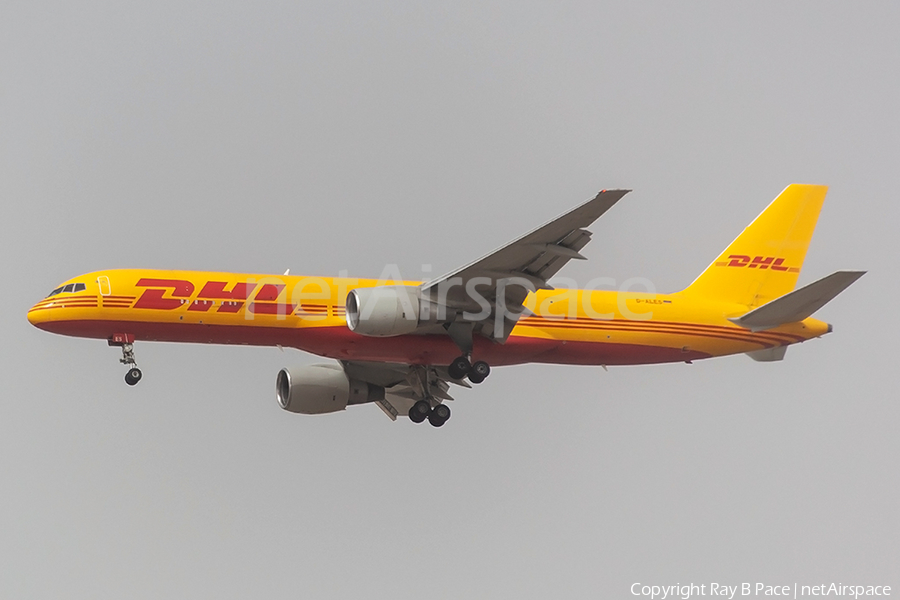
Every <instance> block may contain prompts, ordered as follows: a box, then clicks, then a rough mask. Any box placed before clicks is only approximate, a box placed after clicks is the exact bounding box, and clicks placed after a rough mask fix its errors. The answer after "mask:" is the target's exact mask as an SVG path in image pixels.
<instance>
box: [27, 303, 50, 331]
mask: <svg viewBox="0 0 900 600" xmlns="http://www.w3.org/2000/svg"><path fill="white" fill-rule="evenodd" d="M43 304H44V303H43V302H38V303H37V304H35V305H34V306H32V307H31V308H30V309H28V322H29V323H31V324H32V325H34V326H35V327H38V328H42V327H41V325H42V324H43V323H46V322H47V313H48V312H50V311H48V310H42V308H43Z"/></svg>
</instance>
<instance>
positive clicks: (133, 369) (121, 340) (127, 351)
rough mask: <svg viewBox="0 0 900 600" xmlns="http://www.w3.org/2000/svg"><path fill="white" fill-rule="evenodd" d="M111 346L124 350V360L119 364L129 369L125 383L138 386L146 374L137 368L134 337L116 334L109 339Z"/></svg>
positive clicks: (126, 334)
mask: <svg viewBox="0 0 900 600" xmlns="http://www.w3.org/2000/svg"><path fill="white" fill-rule="evenodd" d="M109 345H110V346H118V347H119V348H122V358H120V359H119V362H120V363H122V364H123V365H126V366H127V367H128V372H127V373H125V383H127V384H128V385H137V382H138V381H140V380H141V377H143V376H144V374H143V373H141V370H140V369H138V368H137V362H136V361H135V359H134V336H133V335H131V334H129V333H116V334H114V335H113V336H112V337H110V338H109Z"/></svg>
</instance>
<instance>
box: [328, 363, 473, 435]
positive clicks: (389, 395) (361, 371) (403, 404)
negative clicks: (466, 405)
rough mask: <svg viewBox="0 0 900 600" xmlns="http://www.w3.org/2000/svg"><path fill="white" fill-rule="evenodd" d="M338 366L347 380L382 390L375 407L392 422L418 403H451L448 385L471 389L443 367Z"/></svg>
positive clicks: (358, 364)
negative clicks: (433, 401) (421, 401)
mask: <svg viewBox="0 0 900 600" xmlns="http://www.w3.org/2000/svg"><path fill="white" fill-rule="evenodd" d="M341 365H342V366H343V367H344V372H345V373H347V376H348V377H351V378H353V379H356V380H358V381H364V382H366V383H371V384H373V385H377V386H381V387H383V388H384V391H385V393H384V398H383V399H381V400H377V401H376V402H375V403H376V404H377V405H378V407H379V408H381V410H383V411H384V413H385V414H386V415H387V416H388V417H390V419H391V420H393V421H395V420H397V417H398V416H399V415H406V414H407V413H409V409H410V407H412V405H413V404H415V402H416V401H417V400H422V399H423V398H434V399H439V400H440V401H445V400H453V397H452V396H450V394H449V393H448V390H449V389H450V385H449V384H451V383H453V384H456V385H459V386H462V387H472V386H471V385H469V383H468V382H467V381H466V380H464V379H453V378H452V377H450V375H449V374H448V372H447V368H446V367H439V366H424V365H409V364H404V363H382V362H371V361H350V360H344V361H341Z"/></svg>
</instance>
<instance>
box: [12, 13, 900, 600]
mask: <svg viewBox="0 0 900 600" xmlns="http://www.w3.org/2000/svg"><path fill="white" fill-rule="evenodd" d="M898 30H900V8H898V5H897V4H896V3H892V2H882V3H874V2H873V3H866V2H862V3H849V2H846V3H843V2H840V3H839V2H830V3H826V2H816V3H791V4H790V5H787V6H786V5H785V3H781V2H754V3H744V5H743V6H739V5H738V4H737V3H721V2H706V3H702V2H692V3H662V2H659V3H655V2H640V3H638V2H620V3H599V2H559V3H531V2H453V3H441V4H437V3H423V2H415V3H399V2H398V3H384V2H365V3H363V2H359V3H344V2H303V3H290V2H265V1H257V2H245V3H233V2H205V3H185V2H169V1H155V2H128V3H121V2H118V3H115V2H109V3H98V2H90V1H88V2H76V3H73V2H60V3H51V2H27V3H20V2H8V3H5V4H3V6H2V8H0V199H2V207H3V212H2V218H0V244H2V251H3V253H2V261H3V262H2V266H3V270H4V272H5V273H6V278H7V279H6V281H7V283H8V285H7V296H6V297H7V300H6V301H5V302H4V307H5V308H4V310H3V311H2V314H0V333H2V345H0V352H2V356H0V376H2V382H3V384H2V390H3V393H2V403H0V486H2V487H0V596H2V597H3V598H54V597H55V598H91V599H94V598H117V597H118V598H154V599H156V598H166V597H168V598H178V597H184V598H187V597H191V598H203V597H205V598H251V597H258V598H340V599H346V598H391V599H398V598H536V599H537V598H540V599H544V598H562V597H564V598H628V597H633V596H631V595H630V594H629V588H630V586H631V585H632V584H633V583H635V582H641V583H647V584H674V583H677V582H680V583H688V582H694V583H705V584H708V583H710V582H714V581H715V582H720V583H726V584H729V585H735V584H740V583H741V582H745V581H746V582H757V581H759V582H766V583H771V584H788V585H792V584H793V583H794V582H797V583H800V584H818V583H823V582H824V583H829V582H832V581H834V582H842V583H845V584H848V583H853V584H867V585H885V584H886V585H892V586H894V590H895V593H900V543H898V535H900V516H898V510H897V505H898V494H900V481H898V479H900V475H898V469H897V458H898V456H900V437H898V433H897V432H898V419H900V405H898V393H897V379H896V378H897V340H898V339H900V338H898V335H900V326H898V319H897V316H896V314H895V304H896V299H897V297H898V293H900V289H898V287H900V286H898V266H900V259H898V256H900V241H898V236H897V228H898V225H900V218H898V217H900V209H898V201H897V190H898V172H900V167H898V162H900V161H898V159H900V118H898V107H900V77H898V68H900V66H898V58H900V41H898V35H897V31H898ZM792 182H801V183H821V184H826V185H829V186H830V192H829V194H828V197H827V199H826V202H825V206H824V209H823V211H822V214H821V218H820V221H819V226H818V229H817V232H816V235H815V237H814V238H813V242H812V245H811V247H810V252H809V255H808V257H807V260H806V264H805V267H804V270H803V272H802V274H801V278H800V283H801V284H805V283H809V282H811V281H814V280H816V279H818V278H820V277H823V276H825V275H827V274H829V273H831V272H832V271H835V270H838V269H867V270H869V274H868V275H866V276H865V277H864V278H863V279H861V280H860V281H859V282H858V283H856V284H855V285H854V286H852V287H851V288H850V289H849V290H848V291H847V292H845V293H844V294H842V295H841V296H840V297H838V298H837V299H836V300H834V301H833V302H832V303H831V304H829V305H828V306H826V307H825V308H824V309H823V310H822V311H821V312H820V313H818V314H817V315H816V316H817V317H819V318H822V319H824V320H827V321H828V322H830V323H833V324H834V327H835V332H834V333H833V334H831V335H828V336H826V337H825V338H823V339H821V340H815V341H810V342H808V343H805V344H803V345H802V346H796V347H792V348H790V349H789V351H788V353H787V357H786V360H785V361H783V362H781V363H775V364H763V363H756V362H753V361H751V360H750V359H749V358H747V357H745V356H735V357H727V358H720V359H714V360H710V361H700V362H697V363H695V364H693V365H685V364H677V365H665V366H649V367H622V368H611V369H610V371H609V372H604V371H603V370H602V369H600V368H588V367H567V366H546V365H538V366H517V367H505V368H499V369H495V371H494V373H493V374H492V375H491V377H490V379H489V380H488V381H487V382H485V383H484V384H482V385H481V386H479V387H478V388H477V389H473V390H471V391H466V390H464V391H461V392H459V393H458V394H457V400H456V401H455V402H454V403H453V404H452V409H453V418H452V419H451V420H450V422H449V423H448V424H447V425H446V426H444V427H443V428H441V429H440V430H436V429H434V428H432V427H429V426H427V424H426V425H419V426H417V425H413V424H411V423H410V422H409V421H408V420H405V419H403V420H399V421H398V422H396V423H393V422H391V421H390V420H388V419H387V418H385V416H384V414H383V413H382V412H381V411H380V410H379V409H378V408H377V407H375V406H374V405H370V406H362V407H352V408H351V409H350V410H348V411H346V412H345V413H341V414H334V415H328V416H322V417H309V416H302V415H294V414H290V413H287V412H285V411H282V410H280V409H279V408H278V406H277V404H276V402H275V398H274V384H275V376H276V373H277V372H278V370H279V369H280V368H281V367H283V366H287V365H291V364H307V363H312V362H321V359H316V357H313V356H310V355H306V354H303V353H301V352H299V351H296V350H286V351H285V352H283V353H282V352H280V351H279V350H278V349H274V348H248V347H218V346H203V345H174V344H153V343H143V344H138V345H137V347H136V351H137V358H138V362H139V364H140V366H141V368H142V369H143V371H144V379H143V381H142V382H141V384H140V385H138V386H137V387H135V388H129V387H128V386H126V385H125V383H124V382H123V380H122V377H123V375H124V370H123V368H122V366H121V365H119V364H118V362H117V361H118V358H119V354H118V351H117V350H116V349H112V348H108V347H107V346H106V344H105V343H104V342H102V341H96V340H79V339H74V338H65V337H59V336H53V335H50V334H47V333H44V332H42V331H39V330H37V329H35V328H33V327H31V326H30V325H29V324H28V322H27V321H26V318H25V313H26V311H27V309H28V307H29V306H31V305H32V304H33V303H34V302H35V301H37V300H39V299H40V298H42V297H43V296H45V295H46V294H47V293H48V292H49V291H50V290H51V289H53V288H54V287H55V286H56V285H57V284H58V283H59V282H61V281H63V280H65V279H68V278H70V277H73V276H75V275H78V274H80V273H84V272H88V271H93V270H97V269H103V268H114V267H147V268H183V269H209V270H228V271H242V272H257V273H282V272H283V271H284V270H285V269H287V268H290V269H291V271H292V273H295V274H310V275H331V274H337V273H338V272H340V271H341V270H346V271H347V272H348V273H349V274H350V275H351V276H359V277H364V276H377V275H378V274H380V273H381V272H382V269H383V268H384V265H385V264H386V263H396V264H398V265H399V266H400V268H401V269H402V272H403V275H404V276H406V277H409V278H418V277H422V276H423V275H422V273H421V270H422V265H423V264H427V265H431V268H432V273H431V274H432V275H434V274H437V273H441V272H445V271H447V270H450V269H452V268H454V267H457V266H460V265H462V264H464V263H466V262H468V261H470V260H472V259H474V258H477V257H478V256H481V255H482V254H484V253H486V252H488V251H490V250H492V249H493V248H495V247H497V246H499V245H501V244H503V243H505V242H506V241H508V240H510V239H512V238H514V237H516V236H518V235H520V234H522V233H524V232H525V231H527V230H529V229H531V228H533V227H535V226H537V225H539V224H541V223H543V222H544V221H546V220H548V219H550V218H552V217H553V216H555V215H557V214H559V213H561V212H563V211H565V210H567V209H569V208H571V207H573V206H575V205H576V204H578V203H580V202H582V201H584V200H587V199H588V198H591V197H593V195H594V194H596V192H597V191H598V190H599V189H602V188H616V187H627V188H631V189H634V192H633V193H632V194H629V195H628V196H626V197H625V199H624V200H622V201H621V202H620V203H619V204H618V205H616V206H615V207H614V208H613V209H612V210H611V211H610V212H609V213H607V215H605V216H604V217H603V218H602V219H601V220H600V221H598V222H597V223H596V224H595V225H594V226H593V228H592V230H593V232H594V238H593V239H594V241H593V242H592V243H591V244H590V245H589V246H588V247H587V248H586V249H585V251H584V253H585V254H586V255H587V256H588V258H589V260H588V261H582V262H579V263H578V264H571V265H569V266H568V267H566V269H565V270H563V271H562V273H561V275H565V276H567V277H574V278H575V279H576V280H578V281H580V282H582V283H586V282H587V281H589V280H590V279H592V278H594V277H598V276H606V277H612V278H614V279H615V280H616V281H619V282H621V281H624V280H626V279H628V278H630V277H645V278H647V279H649V280H651V281H652V282H653V283H654V284H655V286H656V288H657V289H658V290H660V291H676V290H678V289H681V288H682V287H684V286H686V285H687V284H688V283H689V282H690V281H691V280H692V279H693V278H694V277H695V276H696V275H697V274H698V273H699V272H700V271H701V270H702V269H703V268H705V266H706V265H707V264H708V263H709V262H710V261H711V260H712V259H713V258H715V256H716V255H717V254H718V253H719V252H720V251H721V249H722V248H724V247H725V246H726V245H727V243H728V242H730V241H731V240H732V239H733V238H734V237H735V236H736V235H737V234H738V233H739V232H740V230H741V228H743V227H744V226H745V225H746V224H747V223H749V222H750V221H751V220H752V219H753V218H754V217H755V216H756V215H757V214H758V213H759V212H760V211H761V210H762V208H764V207H765V206H766V204H767V203H768V202H769V201H770V200H771V199H772V198H773V197H775V195H777V194H778V193H779V192H780V191H781V190H782V189H783V188H784V187H785V186H786V185H788V184H789V183H792ZM425 276H426V277H427V276H428V273H426V274H425Z"/></svg>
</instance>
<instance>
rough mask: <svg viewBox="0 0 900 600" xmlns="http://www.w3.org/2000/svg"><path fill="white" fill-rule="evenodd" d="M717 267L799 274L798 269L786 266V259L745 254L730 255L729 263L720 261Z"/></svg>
mask: <svg viewBox="0 0 900 600" xmlns="http://www.w3.org/2000/svg"><path fill="white" fill-rule="evenodd" d="M716 266H717V267H747V268H748V269H760V270H762V269H771V270H773V271H787V272H788V273H799V272H800V269H798V268H797V267H786V266H784V259H783V258H777V257H775V256H754V257H750V256H747V255H745V254H729V255H728V260H727V261H719V262H717V263H716Z"/></svg>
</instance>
